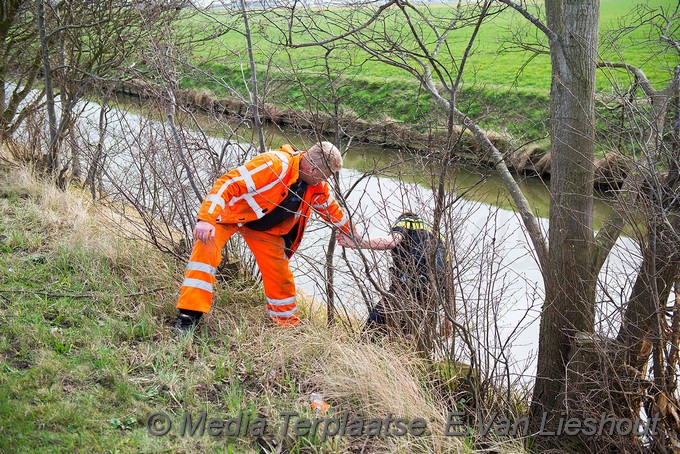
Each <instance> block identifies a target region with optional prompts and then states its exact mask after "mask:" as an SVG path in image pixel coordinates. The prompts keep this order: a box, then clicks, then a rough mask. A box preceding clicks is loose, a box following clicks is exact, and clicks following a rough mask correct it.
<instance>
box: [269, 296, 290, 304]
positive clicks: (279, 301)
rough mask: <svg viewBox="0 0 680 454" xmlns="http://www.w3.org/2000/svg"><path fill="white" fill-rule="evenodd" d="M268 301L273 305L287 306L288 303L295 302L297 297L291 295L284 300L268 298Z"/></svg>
mask: <svg viewBox="0 0 680 454" xmlns="http://www.w3.org/2000/svg"><path fill="white" fill-rule="evenodd" d="M267 302H268V303H269V304H271V305H272V306H285V305H286V304H292V303H294V302H295V297H294V296H291V297H290V298H284V299H282V300H275V299H272V298H267Z"/></svg>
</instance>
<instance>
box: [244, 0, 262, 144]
mask: <svg viewBox="0 0 680 454" xmlns="http://www.w3.org/2000/svg"><path fill="white" fill-rule="evenodd" d="M239 7H240V8H241V15H242V16H243V25H244V27H245V36H246V44H247V45H248V59H249V61H250V110H251V111H252V112H253V121H254V122H255V129H256V131H257V138H258V142H259V145H260V153H264V152H265V151H267V148H266V146H265V143H264V131H263V130H262V119H261V118H260V106H259V103H260V100H259V97H258V94H257V72H256V68H255V56H254V54H253V41H252V36H251V34H250V24H249V23H248V10H247V9H246V2H245V0H239Z"/></svg>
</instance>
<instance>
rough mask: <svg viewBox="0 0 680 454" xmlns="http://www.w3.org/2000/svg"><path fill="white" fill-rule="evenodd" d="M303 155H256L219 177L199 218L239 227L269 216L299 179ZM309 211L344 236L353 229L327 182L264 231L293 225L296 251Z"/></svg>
mask: <svg viewBox="0 0 680 454" xmlns="http://www.w3.org/2000/svg"><path fill="white" fill-rule="evenodd" d="M301 159H302V153H300V152H299V151H297V150H295V149H294V148H293V147H292V146H290V145H284V146H282V147H281V148H280V149H278V150H276V151H270V152H268V153H263V154H260V155H257V156H255V157H254V158H253V159H251V160H250V161H248V162H247V163H245V164H244V165H242V166H240V167H237V168H236V169H234V170H231V171H230V172H228V173H226V174H224V175H222V176H221V177H220V178H219V179H218V180H217V181H216V182H215V184H214V185H213V187H212V189H211V190H210V192H209V193H208V195H207V196H206V197H205V199H204V201H203V203H202V204H201V207H200V209H199V211H198V219H199V220H201V221H207V222H210V223H211V224H217V223H220V224H236V225H238V226H239V227H240V226H242V225H244V224H246V223H248V222H250V221H254V220H257V219H261V218H262V217H264V216H265V215H266V214H267V213H270V212H271V211H272V210H274V208H276V207H277V205H278V204H279V203H281V202H282V201H283V199H285V198H286V196H287V195H288V188H289V187H290V186H291V185H292V184H293V183H295V182H296V181H297V180H298V179H299V176H300V160H301ZM311 209H313V210H314V211H316V212H318V213H319V214H320V215H321V217H322V218H323V219H324V220H326V221H327V222H329V223H331V224H332V225H334V226H335V227H338V228H340V230H342V231H343V232H344V233H348V234H349V233H350V232H351V230H352V228H351V225H350V222H349V219H348V218H347V216H345V213H344V212H343V210H342V209H341V208H340V206H339V205H338V203H337V201H336V200H335V198H334V197H333V195H332V193H331V191H330V188H329V186H328V183H327V182H325V181H322V182H320V183H317V184H315V185H313V186H309V187H308V188H307V191H306V192H305V195H304V198H303V200H302V203H301V204H300V209H299V210H298V212H297V213H296V214H295V215H294V216H291V217H289V218H288V219H286V220H285V221H283V222H282V223H281V224H279V225H276V226H274V227H272V228H271V229H269V230H267V232H268V233H270V234H272V235H284V234H286V233H288V232H289V231H290V230H291V228H292V227H293V225H294V224H295V223H296V222H300V223H301V225H300V226H299V228H298V236H297V238H296V239H295V241H293V245H292V246H291V248H290V250H291V253H292V252H295V250H296V249H297V247H298V245H299V244H300V241H301V240H302V235H303V232H304V227H305V224H306V222H307V219H308V218H309V215H310V214H311Z"/></svg>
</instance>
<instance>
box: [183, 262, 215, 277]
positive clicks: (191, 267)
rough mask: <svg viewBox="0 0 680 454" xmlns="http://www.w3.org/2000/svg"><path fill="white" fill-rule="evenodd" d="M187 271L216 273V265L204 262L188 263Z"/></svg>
mask: <svg viewBox="0 0 680 454" xmlns="http://www.w3.org/2000/svg"><path fill="white" fill-rule="evenodd" d="M187 271H203V272H204V273H209V274H211V275H213V276H214V275H215V267H214V266H210V265H208V264H207V263H202V262H189V263H187Z"/></svg>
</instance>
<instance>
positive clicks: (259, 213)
mask: <svg viewBox="0 0 680 454" xmlns="http://www.w3.org/2000/svg"><path fill="white" fill-rule="evenodd" d="M243 199H244V200H245V201H246V202H248V205H250V208H251V209H252V210H253V211H254V212H255V216H257V218H258V219H260V218H261V217H263V216H264V211H262V207H261V206H260V205H258V203H257V202H256V201H255V199H254V198H253V196H252V194H243Z"/></svg>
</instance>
